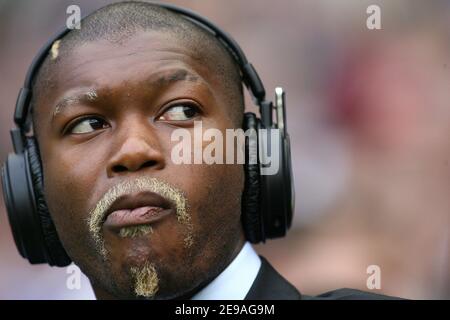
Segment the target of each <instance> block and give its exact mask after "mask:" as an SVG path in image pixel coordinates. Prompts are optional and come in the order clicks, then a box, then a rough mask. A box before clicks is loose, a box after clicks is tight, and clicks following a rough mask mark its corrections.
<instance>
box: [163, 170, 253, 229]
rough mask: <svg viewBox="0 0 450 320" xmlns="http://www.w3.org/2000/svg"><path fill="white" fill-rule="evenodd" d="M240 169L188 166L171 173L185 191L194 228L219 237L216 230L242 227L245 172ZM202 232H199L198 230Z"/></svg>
mask: <svg viewBox="0 0 450 320" xmlns="http://www.w3.org/2000/svg"><path fill="white" fill-rule="evenodd" d="M243 170H244V169H243V167H242V166H241V165H226V164H224V165H204V164H202V165H185V166H182V165H180V166H176V167H175V168H173V169H172V170H171V171H172V172H174V177H177V176H178V177H181V176H182V177H183V179H179V178H175V180H173V181H174V182H176V183H177V184H180V187H181V188H182V189H183V190H185V191H186V193H187V197H188V199H189V205H190V211H191V214H192V220H193V224H194V227H196V228H199V229H201V230H203V232H208V233H210V235H208V237H211V236H213V235H214V234H215V235H218V234H220V233H217V230H216V229H215V228H223V227H226V226H227V225H230V227H231V226H233V227H235V226H236V224H239V223H240V210H241V195H242V190H243V185H244V181H243V179H244V171H243ZM177 172H178V174H177ZM198 231H199V230H198Z"/></svg>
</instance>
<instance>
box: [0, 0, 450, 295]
mask: <svg viewBox="0 0 450 320" xmlns="http://www.w3.org/2000/svg"><path fill="white" fill-rule="evenodd" d="M110 2H112V1H106V0H93V1H88V0H77V1H66V0H63V1H56V0H40V1H39V2H37V1H29V0H19V1H13V0H0V97H1V99H0V159H2V161H3V160H4V159H5V158H6V156H7V154H8V152H11V151H12V146H11V143H10V139H9V129H10V128H11V127H12V113H13V110H14V105H15V99H16V95H17V92H18V90H19V89H20V87H21V86H22V82H23V80H24V76H25V73H26V70H27V68H28V66H29V64H30V62H31V60H32V58H33V56H34V55H35V53H36V52H37V50H38V49H39V47H40V46H41V45H42V44H43V43H44V42H45V41H46V40H47V39H48V38H49V37H50V35H52V34H53V33H54V32H55V31H56V30H58V29H59V28H60V27H61V26H62V25H64V24H65V21H66V18H67V14H66V8H67V6H69V5H71V4H77V5H79V6H80V8H81V12H82V14H83V15H85V14H87V13H89V12H91V11H92V10H94V9H96V8H99V7H101V6H103V5H105V4H107V3H110ZM170 2H172V3H175V4H178V5H181V6H185V7H188V8H191V9H193V10H195V11H197V12H199V13H201V14H202V15H205V16H206V17H208V18H210V19H211V20H212V21H214V22H216V23H217V24H218V25H219V26H221V27H222V28H224V29H225V30H227V31H228V32H229V33H231V34H232V35H233V36H234V38H235V39H236V40H237V41H238V43H239V44H240V45H241V46H242V48H243V50H244V52H246V54H247V57H248V58H249V60H250V61H251V62H252V63H253V64H254V65H255V67H256V69H257V70H258V71H259V74H260V76H261V78H262V79H263V81H264V83H265V85H266V89H267V91H268V92H269V93H270V92H271V91H272V90H273V89H274V88H275V86H278V85H281V86H283V87H284V88H285V90H286V92H287V103H288V106H287V113H288V128H289V132H290V135H291V143H292V161H293V169H294V180H295V183H296V185H295V186H296V212H295V218H294V222H293V226H292V229H291V230H290V232H289V233H288V236H287V237H286V238H284V239H279V240H269V241H267V243H266V244H262V245H257V246H256V248H257V250H258V252H260V253H261V254H262V255H264V256H265V257H267V258H268V259H269V261H271V262H272V264H273V265H274V266H275V268H276V269H277V270H279V271H280V273H282V274H283V275H284V276H285V277H286V278H287V279H288V280H290V281H291V282H292V283H293V284H294V285H295V286H296V287H297V288H298V289H299V290H300V291H301V292H302V293H305V294H318V293H321V292H325V291H328V290H333V289H336V288H341V287H351V288H358V289H361V290H366V291H368V290H371V291H373V292H376V293H384V294H388V295H395V296H401V297H406V298H414V299H431V298H441V299H442V298H444V299H450V231H449V229H450V138H449V137H450V2H449V1H445V0H442V1H440V0H434V1H420V0H398V1H379V0H371V1H366V0H345V1H334V0H281V1H270V0H248V1H238V0H231V1H223V0H208V1H201V0H197V1H194V0H177V1H170ZM371 4H376V5H378V6H379V7H380V9H381V29H380V30H369V29H368V28H367V26H366V20H367V18H368V16H369V15H368V14H367V13H366V9H367V7H368V6H369V5H371ZM247 105H248V109H249V110H254V107H253V106H252V103H251V100H250V99H249V98H248V97H247ZM373 265H375V266H378V267H379V268H380V271H381V277H380V280H381V282H380V284H381V287H380V288H376V289H368V287H367V279H368V277H369V275H370V274H368V272H367V270H368V267H369V266H373ZM67 277H68V274H67V270H66V269H64V268H63V269H58V268H50V267H48V266H31V265H29V264H28V263H27V262H26V260H24V259H22V258H21V257H20V256H19V254H18V252H17V250H16V248H15V245H14V242H13V239H12V234H11V231H10V228H9V224H8V221H7V216H6V209H5V206H4V203H3V199H2V198H1V199H0V298H2V299H16V298H19V299H21V298H23V299H39V298H50V299H67V298H70V299H82V298H87V299H92V298H93V297H94V296H93V293H92V290H91V288H90V285H89V283H88V281H87V279H86V278H85V277H84V278H83V279H82V283H81V289H80V290H69V289H68V288H67V286H66V280H67Z"/></svg>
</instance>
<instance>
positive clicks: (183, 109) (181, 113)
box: [157, 103, 199, 121]
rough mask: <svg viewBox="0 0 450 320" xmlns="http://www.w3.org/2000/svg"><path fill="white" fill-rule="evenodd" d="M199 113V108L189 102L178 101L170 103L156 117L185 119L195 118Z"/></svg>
mask: <svg viewBox="0 0 450 320" xmlns="http://www.w3.org/2000/svg"><path fill="white" fill-rule="evenodd" d="M198 114H199V109H198V108H197V107H196V106H194V105H192V104H189V103H179V104H175V105H172V106H171V107H169V108H168V109H166V111H165V112H164V113H163V114H162V115H161V116H159V117H158V118H157V120H162V121H187V120H190V119H192V118H195V117H196V116H197V115H198Z"/></svg>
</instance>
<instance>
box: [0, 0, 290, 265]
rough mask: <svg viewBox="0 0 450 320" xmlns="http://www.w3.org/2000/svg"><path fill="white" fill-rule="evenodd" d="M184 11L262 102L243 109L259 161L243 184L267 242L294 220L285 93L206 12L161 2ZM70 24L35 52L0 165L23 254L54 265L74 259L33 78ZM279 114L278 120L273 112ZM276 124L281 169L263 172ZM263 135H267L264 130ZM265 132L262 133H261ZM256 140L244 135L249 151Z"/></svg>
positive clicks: (256, 238)
mask: <svg viewBox="0 0 450 320" xmlns="http://www.w3.org/2000/svg"><path fill="white" fill-rule="evenodd" d="M157 5H158V6H160V7H162V8H165V9H167V10H169V11H172V12H175V13H177V14H180V15H181V16H183V17H184V18H186V19H188V20H190V21H192V22H194V23H195V24H196V25H198V26H199V27H200V28H203V29H205V30H206V31H207V32H210V33H212V34H213V35H214V36H215V37H216V38H217V39H218V40H219V41H220V42H221V43H222V44H224V46H225V47H226V49H227V50H228V51H229V52H230V53H231V55H232V56H233V58H234V60H235V61H236V63H237V65H238V66H239V69H240V72H241V76H242V81H243V83H244V84H245V85H246V87H247V88H248V90H249V92H250V93H251V95H252V97H253V99H254V101H255V104H257V105H258V106H259V113H260V118H258V117H257V116H256V115H255V114H254V113H250V112H247V113H245V114H244V123H243V129H244V130H248V129H253V130H255V131H256V132H258V134H257V135H256V136H257V137H256V139H257V141H253V145H255V142H256V148H257V151H258V152H257V154H258V163H256V164H250V163H249V161H246V162H245V165H244V166H245V187H244V193H243V195H242V215H241V220H242V224H243V227H244V232H245V236H246V239H247V240H248V241H250V242H252V243H259V242H265V240H266V239H269V238H277V237H283V236H284V235H285V234H286V232H287V230H288V229H289V227H290V226H291V222H292V215H293V211H294V199H295V195H294V183H293V178H292V167H291V153H290V141H289V135H288V132H287V127H286V107H285V93H284V91H283V90H282V89H281V88H276V90H275V102H274V103H272V102H271V101H267V100H266V98H265V96H266V92H265V89H264V85H263V83H262V82H261V80H260V78H259V76H258V73H257V72H256V70H255V68H254V67H253V65H252V64H251V63H249V62H248V61H247V58H246V57H245V55H244V53H243V51H242V49H241V48H240V47H239V45H238V44H237V43H236V42H235V41H234V40H233V38H231V37H230V36H229V35H228V34H227V33H225V32H224V31H222V30H221V29H220V28H219V27H217V26H215V25H214V24H213V23H211V22H210V21H209V20H207V19H205V18H204V17H202V16H200V15H198V14H196V13H194V12H192V11H190V10H187V9H184V8H180V7H178V6H175V5H170V4H159V3H158V4H157ZM70 31H71V30H70V29H64V30H62V31H60V32H59V33H58V34H56V35H55V36H54V37H53V38H52V39H50V40H49V41H48V42H47V43H46V44H45V45H44V46H43V47H42V49H41V51H40V52H39V53H38V55H37V56H36V57H35V58H34V60H33V62H32V64H31V66H30V67H29V69H28V73H27V76H26V79H25V82H24V86H23V88H22V89H21V90H20V92H19V96H18V98H17V103H16V108H15V112H14V122H15V124H16V127H15V128H13V129H12V130H11V138H12V143H13V146H14V153H11V154H9V155H8V158H7V160H6V162H5V163H4V165H3V166H2V170H1V177H2V185H3V196H4V199H5V203H6V209H7V212H8V218H9V223H10V225H11V229H12V233H13V237H14V241H15V243H16V246H17V249H18V250H19V253H20V254H21V256H22V257H24V258H26V259H28V261H29V262H30V263H31V264H37V263H48V264H49V265H51V266H60V267H63V266H67V265H68V264H70V263H71V259H70V257H69V256H68V255H67V253H66V251H65V249H64V247H63V245H62V243H61V241H60V240H59V237H58V234H57V232H56V228H55V226H54V223H53V221H52V219H51V216H50V213H49V211H48V207H47V204H46V202H45V198H44V192H43V175H42V167H41V160H40V156H39V150H38V144H37V143H36V140H35V137H34V136H33V135H31V133H30V101H31V96H32V83H33V79H34V78H35V76H36V74H37V72H38V70H39V68H40V66H41V64H42V63H43V61H44V60H45V58H46V56H47V54H48V53H49V51H50V48H51V46H52V45H53V43H54V42H55V41H56V40H59V39H61V38H63V37H64V36H65V35H66V34H67V33H69V32H70ZM273 113H275V115H276V122H274V121H273V119H272V118H273V117H272V114H273ZM261 129H266V130H261ZM272 130H279V135H277V136H278V141H276V142H275V143H274V144H270V145H269V148H272V150H271V151H274V150H273V148H278V150H277V151H278V152H275V153H273V154H278V157H279V159H277V160H278V163H279V169H278V171H277V172H276V173H275V174H272V175H264V174H262V171H263V170H264V165H263V161H261V159H260V155H261V152H259V151H260V150H261V148H263V147H264V145H265V144H264V143H262V141H261V140H265V141H266V142H268V141H271V139H270V135H271V132H272ZM262 135H267V136H263V137H262ZM261 137H262V138H263V139H261ZM251 143H252V141H251V140H250V139H249V138H246V143H245V147H246V153H245V154H246V155H247V154H248V150H249V148H250V144H251Z"/></svg>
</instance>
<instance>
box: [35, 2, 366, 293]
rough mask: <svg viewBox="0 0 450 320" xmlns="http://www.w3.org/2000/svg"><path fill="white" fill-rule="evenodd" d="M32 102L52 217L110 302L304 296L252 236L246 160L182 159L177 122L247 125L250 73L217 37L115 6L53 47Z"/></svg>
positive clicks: (142, 8)
mask: <svg viewBox="0 0 450 320" xmlns="http://www.w3.org/2000/svg"><path fill="white" fill-rule="evenodd" d="M31 103H32V120H33V131H34V135H35V137H36V138H37V143H38V145H39V154H40V157H41V163H42V170H43V176H44V184H43V185H44V194H45V200H46V203H47V206H48V209H49V212H50V214H51V218H52V220H53V222H54V224H55V227H56V230H57V233H58V236H59V238H60V240H61V242H62V244H63V246H64V249H65V250H66V252H67V254H68V255H69V256H70V258H71V260H72V261H74V262H75V263H76V264H77V265H78V266H79V267H80V268H81V270H82V271H83V272H84V273H85V274H86V275H87V276H88V278H89V280H90V281H91V284H92V287H93V289H94V292H95V295H96V297H97V298H99V299H117V298H119V299H129V298H147V299H180V298H181V299H183V298H184V299H300V298H301V295H300V293H299V292H298V291H297V289H295V288H294V287H293V286H292V285H291V284H289V283H288V282H287V281H286V280H285V279H283V278H282V277H281V276H280V275H279V274H278V273H277V272H276V271H275V270H274V269H273V268H272V267H271V266H270V264H269V263H268V262H267V261H266V260H265V259H264V258H262V257H258V255H257V254H256V253H255V251H254V250H253V249H252V247H251V246H250V244H249V243H248V242H247V241H246V239H245V236H244V231H243V227H242V224H241V200H242V199H241V197H242V192H243V189H244V181H245V176H244V168H243V166H242V164H237V163H236V164H226V165H219V164H206V163H200V164H195V165H194V164H190V163H181V164H179V163H175V162H174V161H172V160H173V159H172V151H173V149H174V147H175V144H176V142H174V141H172V139H171V137H172V134H173V132H174V131H175V130H178V129H181V128H182V129H185V130H187V131H188V132H190V133H192V135H194V130H195V123H196V122H201V124H202V127H203V129H204V130H208V129H216V130H218V131H219V132H221V133H222V134H223V136H226V134H225V132H226V130H227V129H238V128H241V127H242V123H243V110H244V102H243V93H242V85H241V79H240V74H239V70H238V68H237V66H236V64H235V62H234V59H233V57H232V56H231V55H230V53H229V52H228V50H227V49H226V48H225V47H224V46H223V44H221V43H220V42H219V41H218V40H217V39H216V38H214V36H212V35H211V34H209V33H208V32H206V31H205V30H203V29H201V28H199V27H198V26H197V25H195V24H194V23H192V22H190V21H188V20H187V19H185V18H182V17H181V16H178V15H177V14H175V13H173V12H170V11H167V10H165V9H162V8H160V7H158V6H154V5H151V4H148V3H140V2H125V3H116V4H112V5H109V6H107V7H104V8H102V9H100V10H98V11H96V12H94V13H93V14H91V15H90V16H88V17H87V18H86V19H84V20H83V21H82V27H81V29H80V30H73V31H71V32H70V33H68V34H67V35H66V36H65V37H63V38H62V39H61V40H58V41H56V42H55V43H54V44H53V46H52V48H51V50H50V52H49V54H48V56H47V57H46V59H45V61H44V63H43V64H42V66H41V68H40V70H39V73H38V74H37V76H36V78H35V81H34V86H33V97H32V102H31ZM204 147H205V146H204V145H200V148H202V149H203V148H204ZM234 151H236V150H234ZM193 152H195V150H194V151H193ZM352 295H353V296H352ZM358 295H359V294H358V293H356V294H355V293H354V292H353V291H351V292H350V293H348V292H347V291H344V293H342V291H341V292H340V293H337V295H336V293H332V294H326V295H325V298H330V297H331V298H333V297H338V298H345V297H348V296H350V297H352V298H354V297H355V296H358Z"/></svg>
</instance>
